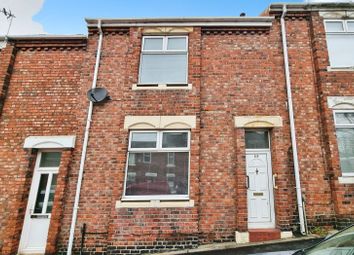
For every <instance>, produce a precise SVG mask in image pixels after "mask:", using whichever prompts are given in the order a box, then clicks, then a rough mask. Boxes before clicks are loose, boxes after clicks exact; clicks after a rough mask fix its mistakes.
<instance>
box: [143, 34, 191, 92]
mask: <svg viewBox="0 0 354 255" xmlns="http://www.w3.org/2000/svg"><path fill="white" fill-rule="evenodd" d="M151 38H154V39H156V38H162V40H163V41H162V50H144V47H145V39H151ZM169 38H185V39H186V45H185V46H186V47H185V49H184V50H168V49H167V42H168V39H169ZM168 54H170V55H177V54H180V55H186V57H187V63H186V77H185V80H184V81H183V82H168V83H167V84H168V85H169V84H171V85H181V84H188V59H189V57H188V54H189V50H188V36H187V35H173V36H143V38H142V45H141V54H140V65H139V82H138V84H139V85H151V84H153V85H154V84H158V85H162V83H159V82H156V83H143V82H141V72H142V63H143V61H142V60H143V55H168ZM163 85H166V84H163Z"/></svg>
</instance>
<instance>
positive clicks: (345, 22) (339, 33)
mask: <svg viewBox="0 0 354 255" xmlns="http://www.w3.org/2000/svg"><path fill="white" fill-rule="evenodd" d="M348 21H349V22H354V19H326V20H324V27H325V32H326V42H327V44H328V41H327V35H341V34H345V35H354V32H350V31H348ZM331 22H341V23H342V26H343V31H340V32H328V31H327V29H326V23H331ZM327 50H328V47H327ZM353 50H354V46H353ZM329 55H330V53H329V50H328V57H329ZM329 58H330V57H329ZM329 65H330V67H332V68H353V67H354V64H353V65H352V66H333V65H332V64H331V61H330V59H329Z"/></svg>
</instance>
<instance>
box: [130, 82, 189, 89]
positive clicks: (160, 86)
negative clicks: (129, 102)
mask: <svg viewBox="0 0 354 255" xmlns="http://www.w3.org/2000/svg"><path fill="white" fill-rule="evenodd" d="M191 89H192V84H190V83H188V84H133V87H132V90H191Z"/></svg>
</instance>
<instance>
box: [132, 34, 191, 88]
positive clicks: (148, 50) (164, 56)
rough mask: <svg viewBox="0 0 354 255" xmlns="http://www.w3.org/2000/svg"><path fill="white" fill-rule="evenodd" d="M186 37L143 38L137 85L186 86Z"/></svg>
mask: <svg viewBox="0 0 354 255" xmlns="http://www.w3.org/2000/svg"><path fill="white" fill-rule="evenodd" d="M187 69H188V37H187V36H144V37H143V44H142V51H141V59H140V75H139V84H187Z"/></svg>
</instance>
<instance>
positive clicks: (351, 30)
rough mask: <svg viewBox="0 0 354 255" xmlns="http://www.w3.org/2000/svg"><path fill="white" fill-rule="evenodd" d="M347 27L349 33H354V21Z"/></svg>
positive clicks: (349, 22)
mask: <svg viewBox="0 0 354 255" xmlns="http://www.w3.org/2000/svg"><path fill="white" fill-rule="evenodd" d="M347 26H348V32H354V21H348V22H347Z"/></svg>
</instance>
